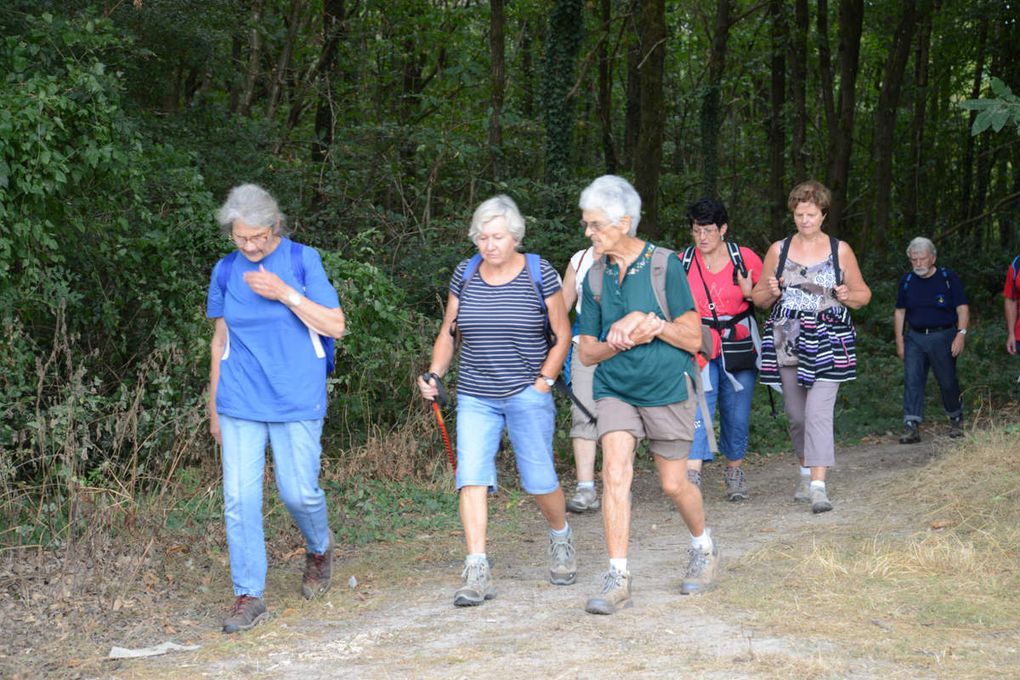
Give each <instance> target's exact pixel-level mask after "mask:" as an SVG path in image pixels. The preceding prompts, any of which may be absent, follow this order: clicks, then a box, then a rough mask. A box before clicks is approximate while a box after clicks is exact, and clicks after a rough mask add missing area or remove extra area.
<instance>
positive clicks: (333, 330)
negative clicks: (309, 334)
mask: <svg viewBox="0 0 1020 680" xmlns="http://www.w3.org/2000/svg"><path fill="white" fill-rule="evenodd" d="M244 282H245V283H247V284H248V286H249V287H250V288H251V289H252V290H253V291H255V293H257V294H259V295H261V296H262V297H264V298H266V299H267V300H276V301H277V302H280V303H282V304H285V305H287V307H288V308H289V309H290V311H292V312H293V313H294V315H295V316H296V317H297V318H299V319H301V322H302V323H304V324H305V325H306V326H308V327H309V328H311V329H312V330H313V331H315V332H316V333H318V334H319V335H328V336H331V337H334V338H340V337H343V334H344V330H345V329H346V320H345V319H344V313H343V310H342V309H340V308H339V307H337V308H336V309H329V308H328V307H323V306H322V305H320V304H319V303H318V302H313V301H312V300H310V299H308V298H307V297H305V296H304V295H302V294H301V293H300V291H296V290H294V289H293V288H291V287H290V286H288V285H287V284H286V283H284V282H283V279H281V278H280V277H279V276H277V275H276V274H274V273H273V272H270V271H266V269H265V268H264V267H263V266H262V265H259V269H258V271H252V272H245V273H244ZM292 294H297V296H298V304H296V305H291V304H290V303H289V300H290V297H291V295H292Z"/></svg>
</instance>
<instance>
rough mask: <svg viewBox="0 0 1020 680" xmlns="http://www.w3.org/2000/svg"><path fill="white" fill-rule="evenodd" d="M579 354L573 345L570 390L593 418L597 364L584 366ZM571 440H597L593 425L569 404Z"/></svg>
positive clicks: (594, 413)
mask: <svg viewBox="0 0 1020 680" xmlns="http://www.w3.org/2000/svg"><path fill="white" fill-rule="evenodd" d="M580 355H581V352H580V351H579V350H578V348H577V344H576V343H575V344H574V353H573V355H572V356H571V359H570V389H571V390H572V391H573V392H574V396H575V397H577V400H578V401H580V402H581V403H582V404H584V407H585V408H586V409H588V410H589V411H591V414H592V415H593V416H598V414H597V412H596V409H595V398H594V397H592V394H591V390H592V382H593V380H594V378H595V368H596V366H597V365H598V364H592V365H591V366H585V365H584V364H582V363H581V356H580ZM570 415H571V416H572V418H571V427H570V438H571V439H589V440H591V441H596V440H597V439H598V438H599V435H598V430H597V429H596V427H595V423H593V422H591V421H590V420H588V416H586V415H584V413H583V412H582V411H581V409H579V408H577V404H575V403H574V402H573V401H571V402H570Z"/></svg>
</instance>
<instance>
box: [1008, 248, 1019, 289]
mask: <svg viewBox="0 0 1020 680" xmlns="http://www.w3.org/2000/svg"><path fill="white" fill-rule="evenodd" d="M1009 266H1010V271H1012V272H1013V295H1014V297H1020V283H1018V280H1020V255H1017V256H1016V257H1014V258H1013V264H1011V265H1009Z"/></svg>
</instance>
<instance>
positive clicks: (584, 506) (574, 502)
mask: <svg viewBox="0 0 1020 680" xmlns="http://www.w3.org/2000/svg"><path fill="white" fill-rule="evenodd" d="M598 509H599V494H598V492H597V491H595V487H584V488H582V487H577V489H576V490H575V491H574V495H572V496H571V497H570V498H568V499H567V512H588V511H589V510H598Z"/></svg>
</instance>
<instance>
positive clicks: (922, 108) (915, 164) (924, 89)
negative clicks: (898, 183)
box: [903, 0, 934, 235]
mask: <svg viewBox="0 0 1020 680" xmlns="http://www.w3.org/2000/svg"><path fill="white" fill-rule="evenodd" d="M933 11H934V9H933V8H932V7H931V0H926V1H925V2H924V4H923V5H922V7H921V12H920V15H921V16H920V27H919V29H920V30H919V33H918V37H917V48H916V50H915V53H914V101H913V107H914V115H913V120H912V121H911V124H910V173H909V176H908V178H907V186H906V191H905V192H904V199H903V206H904V207H903V212H904V215H903V224H904V227H905V229H906V234H905V235H909V234H914V233H916V232H917V228H918V225H919V224H920V223H921V220H920V214H919V213H920V209H919V206H920V196H921V189H922V187H924V186H925V184H926V182H925V176H926V173H925V171H924V156H925V153H924V121H925V112H926V110H927V106H928V67H929V59H930V51H931V22H932V15H931V12H933Z"/></svg>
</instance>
